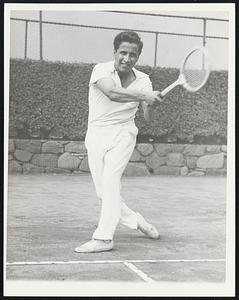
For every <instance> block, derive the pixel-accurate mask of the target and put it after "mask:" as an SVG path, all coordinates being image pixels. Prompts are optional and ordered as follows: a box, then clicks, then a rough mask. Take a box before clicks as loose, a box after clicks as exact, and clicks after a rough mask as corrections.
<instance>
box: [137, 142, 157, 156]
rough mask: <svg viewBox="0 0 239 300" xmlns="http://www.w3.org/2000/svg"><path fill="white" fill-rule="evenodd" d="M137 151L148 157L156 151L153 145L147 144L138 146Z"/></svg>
mask: <svg viewBox="0 0 239 300" xmlns="http://www.w3.org/2000/svg"><path fill="white" fill-rule="evenodd" d="M137 149H138V151H139V152H140V153H141V154H142V155H144V156H147V155H149V154H151V153H152V152H153V151H154V147H153V145H152V144H146V143H142V144H138V145H137Z"/></svg>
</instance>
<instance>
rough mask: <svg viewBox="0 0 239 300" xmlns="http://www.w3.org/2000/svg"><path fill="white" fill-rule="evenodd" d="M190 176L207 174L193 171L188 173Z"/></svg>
mask: <svg viewBox="0 0 239 300" xmlns="http://www.w3.org/2000/svg"><path fill="white" fill-rule="evenodd" d="M188 176H195V177H196V176H205V173H204V172H200V171H192V172H191V173H189V174H188Z"/></svg>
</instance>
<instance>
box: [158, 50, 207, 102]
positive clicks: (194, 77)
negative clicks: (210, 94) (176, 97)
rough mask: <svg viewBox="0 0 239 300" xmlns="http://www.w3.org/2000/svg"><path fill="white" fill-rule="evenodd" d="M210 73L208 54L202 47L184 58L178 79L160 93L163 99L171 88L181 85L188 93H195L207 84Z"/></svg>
mask: <svg viewBox="0 0 239 300" xmlns="http://www.w3.org/2000/svg"><path fill="white" fill-rule="evenodd" d="M209 73H210V63H209V57H208V52H207V50H206V49H205V48H204V47H197V48H194V49H192V50H191V51H190V52H189V53H188V54H187V55H186V57H185V59H184V61H183V63H182V66H181V69H180V75H179V77H178V79H177V80H176V81H175V82H174V83H172V84H171V85H170V86H168V87H167V88H166V89H164V90H163V91H162V92H161V96H162V97H164V96H165V95H166V94H167V93H169V92H170V91H171V90H172V89H173V88H175V87H176V86H178V85H182V86H183V87H184V88H185V89H186V90H188V91H189V92H196V91H198V90H199V89H200V88H202V87H203V86H204V84H205V83H206V82H207V79H208V76H209Z"/></svg>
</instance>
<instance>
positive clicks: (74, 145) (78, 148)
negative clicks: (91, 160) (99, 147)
mask: <svg viewBox="0 0 239 300" xmlns="http://www.w3.org/2000/svg"><path fill="white" fill-rule="evenodd" d="M65 151H66V152H74V153H80V154H82V155H87V150H86V147H85V143H84V142H81V141H76V142H75V141H73V142H70V143H69V144H67V145H65Z"/></svg>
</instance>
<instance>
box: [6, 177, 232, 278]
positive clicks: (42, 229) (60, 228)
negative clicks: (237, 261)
mask: <svg viewBox="0 0 239 300" xmlns="http://www.w3.org/2000/svg"><path fill="white" fill-rule="evenodd" d="M122 186H123V190H122V194H123V196H124V198H125V199H126V201H127V204H128V205H129V206H130V207H131V208H132V209H133V210H135V211H139V212H140V213H142V214H143V215H144V216H145V218H146V219H147V220H149V221H150V222H151V223H153V224H155V225H156V227H157V228H158V230H159V232H160V235H161V239H159V240H151V239H148V238H147V237H145V236H144V235H143V234H142V233H140V232H138V231H136V230H129V229H128V228H126V227H123V226H122V225H119V226H118V228H117V230H116V233H115V238H114V249H113V250H112V251H110V252H104V253H96V254H79V253H75V252H74V248H75V247H76V246H78V245H79V244H82V243H84V242H86V241H88V240H89V239H90V238H91V235H92V233H93V231H94V230H95V225H96V224H97V220H98V216H99V213H100V203H99V201H98V200H97V198H96V195H95V191H94V187H93V183H92V180H91V177H90V176H88V175H86V176H81V175H53V174H49V175H46V174H44V175H11V176H9V178H8V189H9V190H8V205H7V253H6V254H7V267H6V279H7V280H46V281H50V280H59V281H63V280H64V281H71V280H74V281H75V280H77V281H107V282H114V281H115V282H117V281H122V282H144V281H157V282H159V281H166V282H206V283H208V282H209V283H210V282H214V283H215V282H224V281H225V258H226V257H225V249H226V245H225V241H226V178H225V177H217V178H214V177H198V178H193V177H190V178H189V177H188V178H187V177H162V176H153V177H151V176H149V177H124V178H123V181H122Z"/></svg>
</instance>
